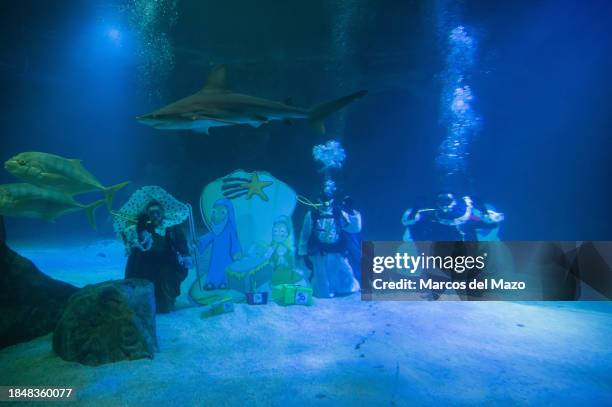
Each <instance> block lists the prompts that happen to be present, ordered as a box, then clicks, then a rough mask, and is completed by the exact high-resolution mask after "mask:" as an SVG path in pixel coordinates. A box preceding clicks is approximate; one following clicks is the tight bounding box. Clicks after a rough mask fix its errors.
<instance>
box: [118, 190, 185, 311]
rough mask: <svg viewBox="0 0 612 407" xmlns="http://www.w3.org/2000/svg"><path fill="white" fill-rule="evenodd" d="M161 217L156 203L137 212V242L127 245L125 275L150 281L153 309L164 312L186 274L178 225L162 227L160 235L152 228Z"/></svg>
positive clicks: (172, 301)
mask: <svg viewBox="0 0 612 407" xmlns="http://www.w3.org/2000/svg"><path fill="white" fill-rule="evenodd" d="M162 219H163V209H162V208H161V206H160V205H159V204H157V203H156V202H152V203H150V204H149V205H148V206H147V209H146V210H145V213H143V214H141V215H140V217H139V219H138V224H137V226H136V229H137V233H138V242H137V243H136V244H135V245H133V246H132V247H131V248H130V255H129V257H128V261H127V265H126V268H125V278H143V279H146V280H149V281H151V282H152V283H153V285H154V286H155V303H156V309H157V312H158V313H167V312H170V311H172V309H173V308H174V303H175V300H176V297H178V296H179V295H180V293H181V292H180V286H181V282H182V281H183V280H185V278H186V277H187V272H188V269H189V257H188V256H189V249H188V247H187V239H186V238H185V234H184V233H183V231H182V230H181V229H180V227H179V226H172V227H169V228H166V230H165V235H164V236H162V235H160V234H159V233H158V232H157V231H156V228H157V227H158V226H159V225H160V224H161V221H162Z"/></svg>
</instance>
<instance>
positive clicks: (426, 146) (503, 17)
mask: <svg viewBox="0 0 612 407" xmlns="http://www.w3.org/2000/svg"><path fill="white" fill-rule="evenodd" d="M146 3H147V2H146V1H140V2H132V3H130V4H132V6H131V7H132V8H128V9H127V10H126V9H125V7H123V6H124V4H123V3H122V2H112V1H111V2H104V3H102V2H80V1H68V2H63V3H62V5H61V6H57V5H51V4H47V3H40V2H31V3H30V4H29V5H28V2H19V4H13V5H4V6H3V10H4V11H3V13H2V16H3V17H2V18H3V20H4V21H3V24H2V28H1V30H2V38H3V45H2V48H3V54H2V55H3V56H2V61H1V62H2V63H1V64H0V81H2V89H4V92H2V95H1V96H0V100H1V103H2V106H3V109H2V112H1V113H0V114H1V115H2V122H3V137H2V141H1V143H2V148H1V149H0V151H1V152H2V157H1V158H2V159H3V160H4V159H6V158H8V157H10V156H12V155H14V154H16V153H18V152H21V151H27V150H37V151H48V152H53V153H57V154H60V155H63V156H67V157H75V158H80V159H82V160H83V162H84V164H85V165H86V167H87V168H88V169H89V170H90V171H91V172H92V173H94V174H95V175H96V176H97V177H98V178H99V179H100V180H101V182H102V183H104V184H114V183H117V182H120V181H124V180H129V181H131V182H132V184H131V186H130V187H129V188H127V189H126V190H124V191H122V192H121V193H120V195H119V196H118V200H117V202H119V203H121V202H123V201H125V200H126V199H127V197H128V196H129V193H130V192H132V191H134V190H135V189H136V188H137V187H139V186H142V185H147V184H157V185H161V186H163V187H165V188H166V189H168V190H169V191H170V192H171V193H173V194H175V195H176V196H177V197H178V198H179V199H181V200H183V201H188V202H192V203H194V202H196V201H197V197H198V195H199V193H200V191H201V189H202V188H203V186H204V185H205V184H206V183H208V182H210V181H212V180H214V179H215V178H217V177H219V176H222V175H225V174H227V173H229V172H230V171H232V170H234V169H236V168H244V169H247V170H267V171H270V172H271V173H273V174H274V175H276V176H277V177H279V178H280V179H282V180H284V181H285V182H287V183H288V184H290V185H291V186H293V187H294V188H295V189H296V191H298V192H299V193H300V194H303V195H306V196H308V197H311V198H313V199H314V198H316V196H318V194H319V192H320V190H321V182H322V180H321V177H320V175H319V174H318V173H317V165H316V164H315V163H314V162H313V160H312V157H311V149H312V147H313V145H315V144H318V143H321V142H324V141H325V140H327V139H329V138H336V139H339V140H341V141H342V143H343V145H344V146H345V149H346V152H347V157H348V158H347V161H346V164H345V167H344V168H343V170H342V171H341V172H340V173H339V174H338V175H337V183H338V186H339V188H340V191H341V193H342V194H344V193H346V194H350V195H352V196H353V197H354V198H355V200H356V205H357V206H358V208H359V209H360V210H361V211H362V213H363V217H364V236H365V237H366V238H370V239H399V238H400V237H401V234H402V226H401V224H400V221H399V220H400V217H401V214H402V213H403V211H404V210H405V209H406V208H409V207H414V206H423V205H424V206H427V205H429V204H431V201H432V199H433V197H434V196H435V194H436V193H437V192H439V191H440V190H441V189H443V188H445V185H446V184H447V181H448V180H447V179H444V177H441V176H440V174H441V172H443V171H441V169H440V166H439V160H437V159H438V158H439V155H440V145H441V143H442V142H443V140H444V138H445V137H446V135H447V134H448V123H447V122H446V121H444V120H443V117H444V106H443V105H442V104H441V103H440V97H441V96H440V95H441V92H442V91H443V90H444V86H445V85H444V84H445V83H446V82H445V80H446V79H448V78H447V77H445V76H444V75H445V72H447V71H445V69H446V68H445V67H446V65H445V63H446V61H447V59H448V48H447V47H446V45H445V38H446V36H447V34H448V29H450V28H452V27H455V26H457V25H459V24H461V25H463V26H465V27H467V29H468V30H469V33H470V35H471V36H472V37H473V38H474V40H475V41H476V45H477V46H476V48H475V54H474V64H473V65H472V67H471V68H470V69H469V72H467V74H466V83H469V86H470V89H471V91H472V93H473V95H474V98H473V100H472V101H471V103H472V107H473V109H474V112H475V114H476V115H477V116H478V117H479V118H480V119H481V123H480V126H479V130H478V131H477V132H476V134H475V135H474V136H473V137H472V138H470V139H469V142H468V145H467V146H466V152H465V157H466V159H465V160H464V162H463V164H464V165H465V166H466V173H465V174H464V175H461V176H460V177H459V179H458V180H454V181H453V183H455V181H456V184H457V185H461V187H460V188H461V189H463V190H464V191H466V192H468V193H470V194H473V195H477V196H479V197H481V198H482V199H484V200H485V201H487V202H490V203H491V204H493V205H494V206H495V207H496V208H497V209H498V210H500V211H502V212H504V213H505V214H506V221H505V223H504V225H503V228H502V232H501V236H502V237H503V238H507V239H524V240H527V239H566V240H574V239H609V238H610V237H611V235H612V230H611V225H612V215H611V213H610V210H609V208H610V207H611V204H612V194H611V192H610V189H609V182H608V180H609V177H610V175H611V170H610V164H609V160H608V158H609V152H610V151H611V147H612V138H611V137H610V134H611V130H612V123H611V122H610V116H609V114H608V109H607V106H608V105H609V103H608V99H609V95H610V89H611V84H610V81H611V80H610V76H609V72H610V71H611V69H610V68H612V60H611V58H612V57H611V55H612V54H611V53H610V52H609V50H610V45H609V41H607V40H606V39H607V38H609V36H610V35H609V34H610V32H609V30H610V29H609V24H608V21H609V17H610V16H611V15H612V14H611V13H610V5H609V4H608V3H607V2H604V1H599V2H598V1H596V2H594V3H588V4H587V3H583V2H578V1H561V2H559V1H538V2H536V3H533V2H512V3H511V4H493V3H491V2H485V1H477V2H469V4H459V3H458V4H455V3H453V2H448V1H438V2H407V3H397V4H396V3H394V4H393V7H391V6H390V5H389V4H384V3H381V4H370V3H367V2H364V1H360V0H353V1H349V0H345V1H341V2H338V3H336V4H334V5H333V6H331V5H329V4H328V2H324V1H314V2H308V3H304V2H301V1H287V2H283V4H282V5H279V4H278V2H266V1H264V2H258V3H257V4H255V3H253V2H249V1H238V0H234V1H229V2H224V3H223V4H216V3H214V2H189V1H180V2H177V3H176V4H175V3H174V2H172V1H165V2H156V3H155V4H161V6H158V7H163V8H162V9H161V11H160V10H157V12H159V13H158V14H155V13H153V14H151V13H152V12H149V14H146V13H145V12H144V11H142V10H145V9H146V8H143V6H142V5H143V4H146ZM272 3H274V4H272ZM134 4H137V5H138V4H140V7H141V8H140V9H138V8H136V9H134V7H136V6H134ZM151 4H153V3H151ZM32 7H34V8H35V9H36V10H38V12H37V13H31V12H30V9H31V8H32ZM164 10H165V11H166V13H165V14H164V13H162V11H164ZM236 10H239V12H237V11H236ZM154 11H155V10H154ZM134 13H136V15H137V16H138V15H139V14H138V13H141V14H140V16H141V17H142V18H141V19H140V20H139V22H138V23H136V22H135V21H134V19H133V17H134ZM160 13H161V14H160ZM584 27H589V29H588V30H585V29H584ZM156 34H159V35H158V37H159V38H161V39H160V40H159V41H158V42H155V44H154V45H153V46H150V47H149V48H146V47H144V48H143V43H142V41H143V39H144V40H146V39H147V38H150V37H151V36H152V35H153V36H154V35H156ZM218 63H225V64H227V65H228V72H229V79H228V80H229V84H230V86H231V88H232V89H234V90H237V91H241V92H244V93H249V94H255V95H258V96H262V97H266V98H270V99H274V100H283V99H284V98H285V97H288V96H291V97H292V98H293V101H294V102H295V103H296V104H298V105H302V106H310V105H313V104H315V103H318V102H320V101H323V100H328V99H331V98H333V97H336V96H340V95H342V94H346V93H349V92H351V91H353V90H357V89H368V90H369V91H370V94H369V95H368V96H367V97H366V98H364V99H363V100H360V101H358V102H356V103H354V104H352V105H351V106H349V107H348V108H347V109H346V110H345V111H343V112H342V113H341V114H337V115H334V116H332V117H331V118H330V120H329V121H328V123H327V125H328V130H329V131H328V134H327V135H325V136H323V135H319V134H317V133H316V132H314V131H313V130H312V129H311V128H310V127H309V126H308V125H307V124H306V123H298V124H296V125H294V126H285V125H283V124H279V123H274V124H270V125H266V126H263V127H262V128H259V129H253V128H250V127H244V126H241V127H235V128H221V129H216V130H215V129H213V130H212V131H211V134H210V135H209V136H205V135H200V134H191V133H187V132H172V131H166V132H163V131H156V130H154V129H152V128H148V127H145V126H142V125H140V124H138V123H137V122H136V121H135V120H134V117H135V116H136V115H138V114H142V113H145V112H148V111H151V110H152V109H154V108H157V107H160V106H162V105H164V104H167V103H169V102H170V101H173V100H176V99H178V98H180V97H183V96H186V95H188V94H191V93H193V92H195V91H197V90H198V89H199V88H200V87H201V86H202V85H203V83H204V81H205V78H206V75H207V73H208V71H209V70H210V68H211V67H212V66H213V65H214V64H218ZM437 162H438V164H436V163H437ZM12 181H13V179H12V178H11V176H10V175H8V174H6V173H4V172H3V171H0V182H2V183H6V182H12ZM453 183H451V184H453ZM453 185H454V184H453ZM458 189H459V187H458ZM93 199H95V196H93V195H92V196H83V197H82V200H83V201H89V200H93ZM304 211H305V208H303V207H299V208H298V211H297V213H296V219H300V218H301V216H302V214H303V213H304ZM98 223H99V224H100V229H99V231H98V232H94V231H92V230H91V229H90V228H89V226H88V225H87V223H86V222H85V221H84V216H82V215H81V214H73V215H69V216H66V217H63V218H61V219H59V220H58V221H57V223H56V224H48V223H45V222H41V221H30V220H23V219H16V220H13V219H11V220H9V222H8V229H9V237H10V238H13V239H19V240H32V241H41V240H42V241H48V240H53V241H58V240H59V241H61V240H64V239H65V240H72V241H74V240H80V239H84V238H94V239H95V238H100V237H102V238H112V229H111V226H110V222H109V218H108V215H107V213H106V212H105V211H103V210H100V211H99V214H98ZM198 227H199V228H201V227H202V226H201V224H200V222H198Z"/></svg>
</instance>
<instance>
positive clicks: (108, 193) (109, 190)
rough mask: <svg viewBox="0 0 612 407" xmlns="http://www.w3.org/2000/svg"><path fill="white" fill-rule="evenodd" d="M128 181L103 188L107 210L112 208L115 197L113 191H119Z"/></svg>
mask: <svg viewBox="0 0 612 407" xmlns="http://www.w3.org/2000/svg"><path fill="white" fill-rule="evenodd" d="M129 183H130V182H129V181H127V182H122V183H121V184H117V185H113V186H111V187H106V188H104V196H105V197H106V206H107V207H108V210H109V211H110V210H112V209H113V198H114V197H115V193H116V192H117V191H119V190H120V189H121V188H123V187H125V186H126V185H127V184H129Z"/></svg>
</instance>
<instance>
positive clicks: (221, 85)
mask: <svg viewBox="0 0 612 407" xmlns="http://www.w3.org/2000/svg"><path fill="white" fill-rule="evenodd" d="M226 68H227V67H226V66H225V65H217V66H215V67H214V68H213V69H212V71H211V72H210V74H209V75H208V79H207V80H206V84H205V85H204V87H203V88H202V92H226V91H227V88H226V86H225V77H226V74H225V71H226Z"/></svg>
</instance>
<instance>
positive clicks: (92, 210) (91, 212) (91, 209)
mask: <svg viewBox="0 0 612 407" xmlns="http://www.w3.org/2000/svg"><path fill="white" fill-rule="evenodd" d="M105 202H106V201H105V200H104V199H100V200H99V201H95V202H92V203H90V204H89V205H85V206H83V210H85V215H87V221H88V222H89V224H90V225H91V227H92V228H93V229H94V230H96V229H97V228H96V218H95V214H96V209H97V208H98V206H100V205H104V203H105Z"/></svg>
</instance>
